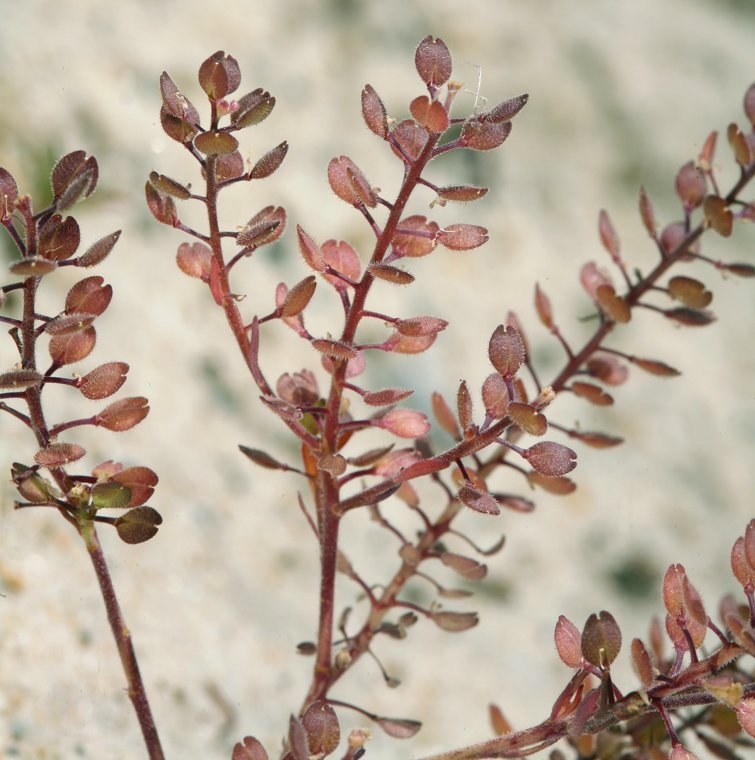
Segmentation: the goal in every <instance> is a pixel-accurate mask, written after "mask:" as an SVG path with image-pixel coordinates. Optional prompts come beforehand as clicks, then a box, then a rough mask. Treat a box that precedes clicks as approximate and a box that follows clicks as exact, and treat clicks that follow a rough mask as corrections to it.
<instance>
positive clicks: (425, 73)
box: [414, 35, 453, 87]
mask: <svg viewBox="0 0 755 760" xmlns="http://www.w3.org/2000/svg"><path fill="white" fill-rule="evenodd" d="M414 65H415V66H416V67H417V73H418V74H419V76H420V79H421V80H422V81H423V82H424V83H425V84H426V85H427V86H428V87H439V86H440V85H442V84H445V83H446V82H447V81H448V80H449V79H450V78H451V71H452V66H453V63H452V61H451V53H450V52H449V50H448V47H447V46H446V43H445V42H443V40H442V39H440V37H435V38H433V37H431V36H430V35H428V36H427V37H425V38H424V39H423V40H422V41H421V42H420V43H419V45H418V46H417V50H416V51H415V53H414Z"/></svg>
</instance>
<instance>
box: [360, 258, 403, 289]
mask: <svg viewBox="0 0 755 760" xmlns="http://www.w3.org/2000/svg"><path fill="white" fill-rule="evenodd" d="M367 271H368V272H369V273H370V274H371V275H372V276H373V277H375V278H376V279H378V280H385V281H386V282H391V283H393V284H394V285H409V284H411V283H412V282H414V275H413V274H409V272H406V271H404V270H403V269H399V268H398V267H394V266H391V265H390V264H382V263H375V264H370V265H369V267H367Z"/></svg>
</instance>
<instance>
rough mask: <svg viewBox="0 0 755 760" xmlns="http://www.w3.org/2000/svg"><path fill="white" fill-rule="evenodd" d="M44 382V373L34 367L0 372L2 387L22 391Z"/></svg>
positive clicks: (0, 385) (0, 387) (0, 384)
mask: <svg viewBox="0 0 755 760" xmlns="http://www.w3.org/2000/svg"><path fill="white" fill-rule="evenodd" d="M41 382H42V375H41V374H40V373H39V372H37V371H36V370H33V369H16V370H11V371H10V372H3V373H0V389H1V390H10V391H20V390H24V389H26V388H34V387H36V386H38V385H39V384H40V383H41Z"/></svg>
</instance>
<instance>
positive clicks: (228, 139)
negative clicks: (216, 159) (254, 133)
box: [194, 130, 239, 156]
mask: <svg viewBox="0 0 755 760" xmlns="http://www.w3.org/2000/svg"><path fill="white" fill-rule="evenodd" d="M194 147H195V148H196V149H197V150H198V151H199V152H200V153H204V155H206V156H218V155H222V154H226V153H234V152H235V151H236V149H237V148H238V147H239V141H238V140H237V139H236V138H235V137H234V136H233V135H232V134H230V133H229V132H222V131H220V130H214V131H210V132H200V133H199V134H198V135H197V136H196V137H195V138H194Z"/></svg>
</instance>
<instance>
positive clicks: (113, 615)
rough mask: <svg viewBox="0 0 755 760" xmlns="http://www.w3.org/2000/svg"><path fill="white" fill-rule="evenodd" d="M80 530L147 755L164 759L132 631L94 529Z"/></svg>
mask: <svg viewBox="0 0 755 760" xmlns="http://www.w3.org/2000/svg"><path fill="white" fill-rule="evenodd" d="M79 530H80V533H81V537H82V538H83V539H84V543H85V544H86V547H87V551H88V552H89V558H90V559H91V560H92V565H93V566H94V572H95V575H96V576H97V581H98V583H99V584H100V591H101V593H102V598H103V600H104V602H105V609H106V610H107V619H108V622H109V623H110V629H111V630H112V632H113V637H114V638H115V643H116V645H117V647H118V654H119V656H120V658H121V664H122V665H123V671H124V673H125V674H126V681H127V682H128V696H129V699H130V700H131V703H132V704H133V706H134V710H135V711H136V716H137V719H138V720H139V726H140V727H141V730H142V736H143V737H144V743H145V744H146V745H147V752H148V753H149V758H150V760H165V754H164V753H163V749H162V746H161V744H160V737H159V736H158V734H157V728H156V726H155V721H154V718H153V717H152V710H151V708H150V706H149V700H148V699H147V692H146V690H145V688H144V682H143V681H142V676H141V673H140V671H139V663H138V662H137V659H136V652H135V651H134V645H133V643H132V641H131V631H129V629H128V627H127V626H126V621H125V620H124V619H123V614H122V613H121V608H120V605H119V604H118V598H117V597H116V595H115V588H114V586H113V582H112V579H111V577H110V571H109V570H108V566H107V562H106V561H105V555H104V553H103V551H102V545H101V544H100V540H99V537H98V536H97V531H96V529H95V527H94V524H93V523H92V522H91V521H87V522H86V523H85V524H82V525H81V527H80V529H79Z"/></svg>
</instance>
